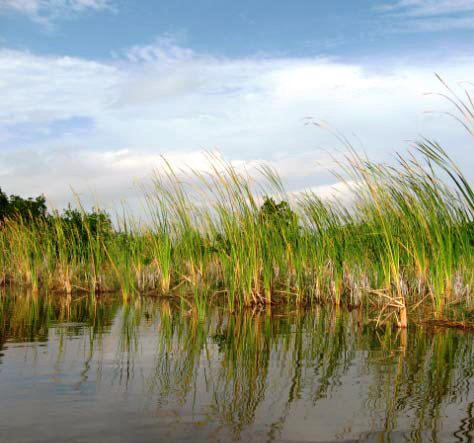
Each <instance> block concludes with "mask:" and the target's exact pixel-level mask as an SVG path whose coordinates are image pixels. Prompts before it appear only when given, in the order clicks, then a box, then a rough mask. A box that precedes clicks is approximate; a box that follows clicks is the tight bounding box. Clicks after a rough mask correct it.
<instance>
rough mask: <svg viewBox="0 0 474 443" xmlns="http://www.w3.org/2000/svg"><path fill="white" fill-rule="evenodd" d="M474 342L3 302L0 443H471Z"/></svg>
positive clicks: (341, 317)
mask: <svg viewBox="0 0 474 443" xmlns="http://www.w3.org/2000/svg"><path fill="white" fill-rule="evenodd" d="M473 344H474V335H471V334H467V333H462V332H459V331H454V330H440V331H434V330H433V329H423V328H420V327H417V328H412V329H409V330H408V331H407V333H399V332H397V331H391V330H383V329H376V328H374V327H373V326H370V325H368V324H367V322H366V321H364V318H363V316H362V314H361V313H360V312H357V311H354V312H352V313H348V312H342V311H340V312H336V311H335V310H334V309H312V310H310V311H295V310H287V311H285V310H278V311H277V310H272V311H261V312H247V313H246V314H245V315H237V316H235V315H234V316H231V315H227V314H226V313H225V312H224V311H223V310H222V309H219V308H217V307H215V308H210V309H209V311H208V312H206V313H204V314H203V315H201V318H200V317H199V316H198V315H197V314H196V312H193V311H192V310H190V308H189V306H188V305H186V304H183V305H181V306H180V305H179V302H178V303H174V304H172V303H170V302H168V301H163V300H152V299H141V300H137V301H135V302H132V303H129V304H123V303H122V300H121V299H120V298H119V297H110V296H107V297H103V298H101V299H100V300H94V299H92V298H90V297H88V296H87V297H77V298H72V299H67V298H64V297H58V296H50V297H44V296H43V297H41V296H36V297H34V296H31V295H28V294H20V295H13V294H0V442H56V441H67V442H160V441H162V442H169V441H189V442H199V441H210V442H212V441H215V442H219V441H223V442H225V441H234V440H240V441H243V442H248V441H256V442H260V441H263V442H265V441H268V442H270V441H275V442H313V441H318V442H325V441H368V442H369V441H370V442H398V441H472V439H473V435H474V430H473V429H474V419H473V414H474V411H473V405H474V393H473V389H472V386H471V385H472V382H473V371H474V358H473V357H474V351H473Z"/></svg>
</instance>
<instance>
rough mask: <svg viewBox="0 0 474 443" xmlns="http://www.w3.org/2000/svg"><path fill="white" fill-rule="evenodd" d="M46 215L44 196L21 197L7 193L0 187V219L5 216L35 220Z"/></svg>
mask: <svg viewBox="0 0 474 443" xmlns="http://www.w3.org/2000/svg"><path fill="white" fill-rule="evenodd" d="M46 215H47V208H46V198H45V197H44V195H40V196H38V197H36V198H31V197H30V198H22V197H20V196H18V195H10V197H7V195H6V194H5V193H4V192H3V191H2V190H1V188H0V221H2V220H4V219H5V218H14V217H21V218H22V219H24V220H37V219H39V218H44V217H46Z"/></svg>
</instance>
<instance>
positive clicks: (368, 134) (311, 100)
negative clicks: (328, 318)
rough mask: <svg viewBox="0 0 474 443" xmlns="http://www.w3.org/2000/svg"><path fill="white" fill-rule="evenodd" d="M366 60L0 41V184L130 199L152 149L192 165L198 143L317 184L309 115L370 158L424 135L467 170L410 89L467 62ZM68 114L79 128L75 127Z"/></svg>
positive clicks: (450, 127)
mask: <svg viewBox="0 0 474 443" xmlns="http://www.w3.org/2000/svg"><path fill="white" fill-rule="evenodd" d="M377 65H378V66H384V69H383V70H382V71H381V70H375V69H372V68H371V67H370V65H366V66H362V65H358V64H354V63H352V64H350V63H342V62H336V61H334V60H329V59H318V58H301V59H292V58H278V57H275V58H241V59H228V58H217V57H211V56H208V55H205V54H196V53H194V52H192V51H189V50H187V49H185V48H179V47H176V46H173V45H172V44H171V43H170V42H169V41H165V42H163V41H160V42H158V43H157V44H156V45H150V46H148V47H145V48H140V47H136V48H132V49H131V50H130V51H127V52H126V53H125V54H122V55H121V56H119V57H117V58H116V59H115V60H113V61H109V62H100V63H99V62H95V61H90V60H85V59H81V58H70V57H52V56H50V57H45V56H37V55H34V54H30V53H27V52H21V51H11V50H10V51H9V50H0V89H1V90H2V106H1V107H0V134H1V137H0V185H1V186H2V188H4V189H5V191H6V192H9V193H21V194H23V195H33V194H38V193H40V192H44V193H45V194H46V195H47V196H48V197H49V198H50V201H51V202H52V203H53V204H54V205H55V206H63V205H64V204H65V203H66V201H67V200H68V199H70V198H71V192H70V186H69V185H71V186H72V187H73V188H74V189H75V190H76V191H77V192H79V193H80V194H81V195H83V196H87V195H96V196H97V198H98V199H99V201H101V202H103V203H106V204H107V203H110V202H112V201H114V202H116V201H117V200H120V199H121V198H122V196H123V197H127V196H130V195H134V193H135V192H136V190H135V191H133V183H134V181H135V180H136V179H139V180H142V179H143V178H144V177H147V176H149V175H150V174H151V170H152V168H153V167H156V165H159V164H160V163H159V162H160V155H161V154H166V155H168V156H171V158H173V161H174V162H175V163H176V164H177V165H182V164H184V163H190V164H191V165H193V166H195V165H200V164H201V161H202V158H203V157H202V154H199V152H202V150H209V149H210V150H213V149H215V148H217V149H219V152H221V155H222V156H223V158H225V159H226V160H229V161H232V162H234V164H238V165H239V167H242V165H246V166H247V167H250V168H253V167H255V165H256V164H258V163H260V162H262V161H268V162H270V164H271V165H272V166H274V167H275V168H277V170H278V171H279V172H280V173H281V174H282V176H283V178H284V180H285V182H286V183H287V184H288V186H289V188H290V190H295V189H301V188H305V187H308V186H319V185H326V184H327V183H329V182H333V181H334V179H333V178H330V174H329V173H327V172H325V171H326V168H327V167H332V166H334V162H333V161H332V160H331V158H330V156H329V155H328V154H327V153H325V149H329V148H333V147H339V148H340V146H338V145H337V143H336V141H335V139H334V137H332V136H330V135H329V134H328V133H327V132H323V131H318V130H317V129H316V128H311V127H308V126H305V125H304V117H306V116H309V115H311V116H314V117H315V118H316V119H321V120H325V121H328V122H331V123H332V124H333V125H335V126H337V127H338V128H339V129H340V130H341V131H342V132H343V133H344V134H345V135H347V136H349V138H351V140H353V141H355V144H356V147H360V146H359V145H360V144H362V145H363V146H362V147H363V148H364V149H365V150H366V151H367V152H368V154H369V155H371V156H375V157H376V158H387V156H388V155H389V154H388V153H392V152H393V151H394V150H395V149H401V148H403V147H404V146H405V145H406V143H405V142H404V140H407V139H412V140H413V139H415V138H416V137H417V136H419V135H420V134H421V133H423V134H424V135H428V136H432V137H434V138H437V139H438V140H440V141H441V142H442V143H445V144H446V147H447V148H448V149H454V151H453V153H454V156H455V158H456V156H457V158H458V159H459V158H462V160H463V165H465V167H467V168H468V169H469V165H470V166H471V169H473V170H474V168H472V166H473V163H474V155H473V151H471V152H468V153H467V154H466V151H464V152H462V151H461V150H462V149H466V148H467V149H469V148H470V147H471V145H470V144H469V143H470V141H469V140H466V138H464V136H463V132H462V130H460V129H459V127H458V125H457V124H456V123H455V122H454V121H451V120H450V119H449V118H448V117H445V116H440V115H436V114H425V113H423V111H425V110H427V109H435V110H448V109H450V108H449V106H448V105H447V103H446V102H445V101H443V100H442V99H440V98H439V97H436V96H432V97H426V96H423V95H422V94H423V93H424V92H430V91H439V90H440V88H441V85H440V84H439V82H438V81H437V80H436V78H435V77H434V75H433V73H434V72H435V71H437V72H440V73H441V74H442V75H443V77H444V78H445V79H446V80H448V81H450V82H453V81H457V80H471V79H472V78H474V59H472V58H456V59H454V58H450V59H447V60H438V61H437V63H436V64H435V65H427V64H425V63H423V64H419V65H417V64H416V63H413V62H412V61H411V62H410V63H402V61H397V62H393V61H390V60H377ZM75 119H76V120H78V119H83V120H85V121H87V122H91V124H90V125H87V126H86V128H85V129H84V127H80V128H78V127H76V126H75V123H74V121H75ZM58 122H59V123H58ZM61 122H62V123H61ZM64 122H65V123H64ZM64 126H66V127H64ZM38 128H44V130H41V131H40V130H39V129H38ZM354 132H355V133H357V137H356V136H352V134H353V133H354ZM25 134H34V136H31V137H30V138H28V137H25ZM358 139H361V140H362V142H361V143H359V142H358V141H357V140H358ZM321 148H322V149H321ZM332 152H334V151H332Z"/></svg>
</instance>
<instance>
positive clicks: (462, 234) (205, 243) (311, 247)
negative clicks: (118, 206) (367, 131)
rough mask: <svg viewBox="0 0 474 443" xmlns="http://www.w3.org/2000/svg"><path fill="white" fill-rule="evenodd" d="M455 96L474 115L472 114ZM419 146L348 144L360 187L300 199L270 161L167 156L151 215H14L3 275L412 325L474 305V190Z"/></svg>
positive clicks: (41, 284) (444, 159)
mask: <svg viewBox="0 0 474 443" xmlns="http://www.w3.org/2000/svg"><path fill="white" fill-rule="evenodd" d="M454 100H455V99H454ZM454 103H455V104H457V107H458V109H459V110H461V111H463V112H464V114H463V115H462V116H463V117H464V118H465V119H466V118H470V117H471V116H472V115H473V114H472V112H471V113H469V112H468V111H469V109H470V108H465V107H463V106H464V105H462V104H459V103H458V102H456V101H454ZM466 109H467V111H466ZM465 126H466V127H468V126H467V123H465ZM415 148H416V151H415V152H414V153H411V154H408V155H405V156H400V155H399V156H398V158H397V164H395V165H393V164H385V163H377V162H373V161H371V160H370V159H368V158H364V157H361V156H359V155H357V154H356V153H355V152H354V151H353V150H352V149H351V148H350V147H349V151H348V152H349V154H348V155H347V157H346V159H345V161H343V162H342V163H341V165H340V166H341V171H340V173H339V177H340V178H341V179H343V180H345V181H346V183H347V194H348V196H347V198H345V199H344V200H339V201H338V200H331V201H327V200H322V199H321V198H319V197H318V195H316V194H315V193H312V192H306V193H300V194H298V195H296V196H295V195H293V196H291V198H290V196H288V195H287V194H286V192H285V189H284V187H283V186H282V183H281V181H280V179H279V177H278V174H277V172H276V171H273V170H272V169H270V168H268V167H262V168H261V170H260V174H259V176H258V177H252V176H249V175H248V174H247V173H245V172H242V171H240V170H238V169H237V168H235V167H233V166H232V164H230V163H226V162H223V161H221V160H218V159H216V158H213V157H212V156H211V157H210V159H209V161H210V167H211V168H210V172H207V173H204V172H202V171H195V170H188V171H187V172H183V171H179V170H174V169H173V168H172V167H171V166H170V165H169V164H167V165H166V168H165V169H164V170H163V171H160V172H159V173H158V172H157V173H156V174H155V176H154V180H153V189H152V190H151V191H148V192H147V193H146V201H147V205H146V207H147V212H148V220H150V222H149V223H147V224H138V223H136V222H134V221H133V220H132V219H130V218H127V219H125V218H124V219H122V220H121V221H120V223H119V226H120V227H119V228H118V229H116V231H115V232H114V233H113V234H112V235H102V234H101V232H102V231H101V230H100V229H96V228H94V229H92V227H91V226H90V219H89V218H87V217H83V218H82V222H81V223H82V226H80V229H79V228H77V227H72V228H71V226H70V225H66V224H65V223H64V220H63V219H62V218H61V217H60V216H59V215H57V214H56V215H55V216H53V217H50V218H49V219H48V220H46V221H41V220H39V221H37V222H35V223H32V222H31V220H22V219H20V218H16V219H9V220H5V221H4V223H3V225H2V226H1V229H0V252H1V253H0V278H1V281H2V282H3V284H17V285H24V286H27V287H30V288H32V290H33V291H38V289H39V288H45V289H48V290H54V291H63V292H66V293H71V292H73V291H76V290H82V291H88V292H91V293H98V292H101V291H116V290H119V291H121V293H122V294H123V296H124V298H126V299H128V298H130V297H133V296H134V295H136V294H157V295H180V296H183V297H189V298H190V299H192V300H193V305H194V306H195V307H196V309H197V311H198V313H199V312H200V313H201V316H202V315H204V314H203V313H204V311H205V310H204V306H205V304H206V303H208V300H209V299H211V298H214V297H223V298H224V300H225V301H226V303H227V306H228V309H229V310H230V311H234V310H236V309H238V308H241V307H244V306H255V305H271V304H274V303H287V302H290V303H296V304H302V303H306V304H311V303H316V302H330V303H334V304H335V305H344V304H345V305H350V306H360V305H364V306H368V307H374V308H376V309H377V310H378V312H379V319H381V318H387V316H393V317H394V318H395V319H396V322H397V323H398V325H399V326H402V327H404V326H406V324H407V316H408V315H411V314H410V311H415V310H416V309H417V308H423V309H424V312H426V308H427V307H429V310H430V312H431V313H432V314H433V315H434V316H436V317H439V318H441V317H443V316H446V315H448V314H449V315H452V313H453V312H455V311H456V312H458V317H459V316H464V317H468V316H470V315H471V312H472V311H473V309H474V305H473V297H472V295H473V291H472V287H473V283H474V272H473V269H474V266H473V265H474V248H473V245H474V190H473V188H472V186H471V184H470V183H469V181H468V179H467V178H466V177H465V176H464V174H463V173H462V171H461V169H460V168H459V167H458V166H457V165H456V164H455V163H454V162H453V161H452V160H451V158H450V157H449V155H448V154H447V153H446V152H445V151H444V150H443V149H442V147H441V146H439V145H438V144H436V143H435V142H432V141H430V140H422V141H421V142H419V143H417V145H416V146H415ZM267 196H271V198H269V197H267ZM290 200H291V208H290V205H289V204H288V203H287V202H288V201H290ZM347 201H349V202H350V203H344V202H347ZM98 220H99V221H100V218H98Z"/></svg>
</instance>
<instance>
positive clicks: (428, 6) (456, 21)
mask: <svg viewBox="0 0 474 443" xmlns="http://www.w3.org/2000/svg"><path fill="white" fill-rule="evenodd" d="M376 10H377V11H378V12H379V13H381V14H383V15H386V16H387V17H389V18H390V19H391V22H392V25H391V29H393V30H396V31H410V32H413V31H420V32H435V31H446V30H451V29H471V28H474V0H397V1H392V2H388V3H386V4H384V5H382V6H379V7H377V8H376Z"/></svg>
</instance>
